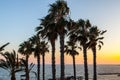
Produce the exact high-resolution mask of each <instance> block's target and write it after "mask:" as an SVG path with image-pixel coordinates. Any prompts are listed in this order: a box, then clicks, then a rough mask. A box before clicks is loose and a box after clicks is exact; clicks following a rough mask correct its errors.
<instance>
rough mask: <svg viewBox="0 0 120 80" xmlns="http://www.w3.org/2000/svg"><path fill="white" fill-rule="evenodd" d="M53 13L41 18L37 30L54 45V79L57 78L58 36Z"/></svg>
mask: <svg viewBox="0 0 120 80" xmlns="http://www.w3.org/2000/svg"><path fill="white" fill-rule="evenodd" d="M52 21H53V18H52V16H51V15H49V14H48V15H47V16H46V17H45V18H44V19H41V24H40V26H39V27H37V28H36V31H37V33H38V34H39V35H41V36H42V38H47V39H48V41H50V44H51V46H52V79H53V80H55V79H56V67H55V40H56V39H57V37H58V33H57V30H56V25H55V23H53V22H52Z"/></svg>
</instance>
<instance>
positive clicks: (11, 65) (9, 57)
mask: <svg viewBox="0 0 120 80" xmlns="http://www.w3.org/2000/svg"><path fill="white" fill-rule="evenodd" d="M1 55H2V56H3V57H4V59H0V67H1V68H3V69H5V70H7V71H8V72H10V75H11V80H16V78H15V73H16V72H18V71H20V69H19V60H18V54H16V52H15V51H14V50H13V52H11V53H10V52H5V53H1Z"/></svg>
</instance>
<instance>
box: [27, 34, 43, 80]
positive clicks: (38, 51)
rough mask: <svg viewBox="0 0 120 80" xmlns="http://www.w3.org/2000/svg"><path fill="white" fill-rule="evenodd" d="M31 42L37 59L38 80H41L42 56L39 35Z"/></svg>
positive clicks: (32, 38) (31, 39)
mask: <svg viewBox="0 0 120 80" xmlns="http://www.w3.org/2000/svg"><path fill="white" fill-rule="evenodd" d="M29 40H30V41H31V43H32V44H33V49H34V50H33V53H34V57H36V58H37V80H40V55H41V45H40V38H39V36H38V35H35V36H33V37H31V38H30V39H29Z"/></svg>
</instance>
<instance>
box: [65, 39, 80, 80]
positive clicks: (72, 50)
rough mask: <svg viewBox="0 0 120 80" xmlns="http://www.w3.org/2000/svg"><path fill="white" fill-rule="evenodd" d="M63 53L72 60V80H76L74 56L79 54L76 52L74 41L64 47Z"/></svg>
mask: <svg viewBox="0 0 120 80" xmlns="http://www.w3.org/2000/svg"><path fill="white" fill-rule="evenodd" d="M65 48H66V49H65V52H66V54H67V55H70V56H71V57H72V58H73V72H74V80H76V66H75V56H76V55H78V54H79V53H78V52H77V51H76V48H77V46H76V45H75V42H74V41H68V42H67V45H66V46H65Z"/></svg>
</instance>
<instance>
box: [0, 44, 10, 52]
mask: <svg viewBox="0 0 120 80" xmlns="http://www.w3.org/2000/svg"><path fill="white" fill-rule="evenodd" d="M8 44H10V43H9V42H8V43H6V44H4V45H2V46H1V47H0V52H1V51H2V50H4V47H5V46H7V45H8Z"/></svg>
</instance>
